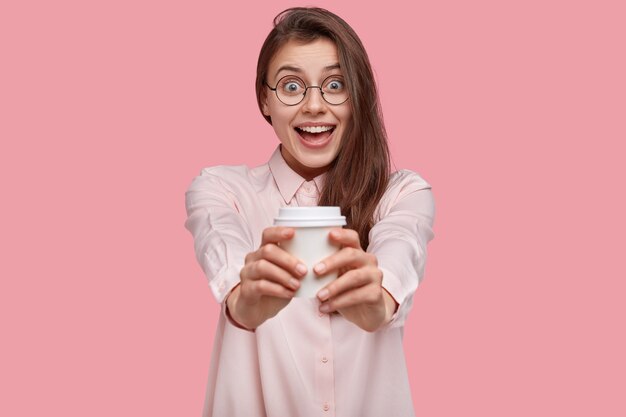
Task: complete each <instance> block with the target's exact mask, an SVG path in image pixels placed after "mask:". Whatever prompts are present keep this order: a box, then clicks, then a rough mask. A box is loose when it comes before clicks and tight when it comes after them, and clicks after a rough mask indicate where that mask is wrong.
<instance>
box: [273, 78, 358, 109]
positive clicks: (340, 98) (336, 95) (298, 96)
mask: <svg viewBox="0 0 626 417" xmlns="http://www.w3.org/2000/svg"><path fill="white" fill-rule="evenodd" d="M311 88H318V89H320V90H321V93H322V97H323V98H324V100H326V102H327V103H329V104H341V103H343V102H345V101H346V100H348V89H347V88H346V84H345V82H344V79H343V77H342V76H341V75H331V76H330V77H327V78H326V79H325V80H324V81H323V82H322V85H321V86H308V87H307V85H306V84H305V82H304V81H303V80H302V79H301V78H299V77H296V76H294V75H287V76H284V77H283V78H281V79H280V80H278V84H276V96H277V97H278V99H279V100H280V101H282V102H283V103H284V104H287V105H290V106H293V105H295V104H298V103H300V102H301V101H302V100H303V99H304V97H305V95H306V93H307V91H308V90H309V89H311Z"/></svg>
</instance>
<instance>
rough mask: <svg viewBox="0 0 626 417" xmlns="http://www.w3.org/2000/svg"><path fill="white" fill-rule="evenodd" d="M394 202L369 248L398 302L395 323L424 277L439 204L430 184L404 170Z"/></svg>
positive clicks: (372, 234) (399, 322) (402, 317)
mask: <svg viewBox="0 0 626 417" xmlns="http://www.w3.org/2000/svg"><path fill="white" fill-rule="evenodd" d="M403 174H404V175H406V177H405V178H403V179H402V181H401V185H400V187H399V188H400V190H399V192H398V194H397V197H396V198H395V199H394V202H393V203H392V204H391V205H390V206H389V209H388V211H387V212H386V213H384V215H383V216H382V218H381V220H380V221H379V222H378V223H376V225H374V227H373V228H372V230H371V231H370V245H369V247H368V252H370V253H372V254H374V255H375V256H376V258H377V259H378V265H379V268H380V269H381V271H382V272H383V283H382V285H383V288H385V290H387V291H388V293H389V294H390V295H391V296H392V297H393V298H394V300H395V301H396V302H397V303H398V309H397V311H396V314H395V315H394V317H393V319H392V322H391V323H390V325H391V326H394V327H395V326H402V325H404V322H405V320H406V317H407V315H408V313H409V311H410V309H411V306H412V304H413V295H414V293H415V291H416V289H417V287H418V285H419V283H420V282H421V280H422V279H423V277H424V269H425V265H426V245H427V244H428V242H429V241H431V240H432V239H433V237H434V235H433V231H432V227H433V223H434V217H435V205H434V199H433V195H432V191H431V190H430V185H428V184H427V183H426V182H425V181H424V180H422V179H421V178H420V177H418V176H417V174H413V173H410V172H408V171H403Z"/></svg>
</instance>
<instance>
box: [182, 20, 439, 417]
mask: <svg viewBox="0 0 626 417" xmlns="http://www.w3.org/2000/svg"><path fill="white" fill-rule="evenodd" d="M256 93H257V100H258V103H259V108H260V110H261V112H262V114H263V116H264V117H265V119H266V120H267V121H268V122H269V124H270V125H271V126H272V127H273V129H274V131H275V133H276V136H277V137H278V140H279V141H280V145H279V146H278V147H277V149H276V151H275V152H274V154H273V155H272V156H271V158H270V160H269V162H268V163H267V164H265V165H262V166H259V167H256V168H248V167H246V166H234V167H232V166H231V167H226V166H219V167H212V168H206V169H204V170H203V171H202V173H201V175H200V176H198V177H197V178H196V179H195V180H194V181H193V183H192V184H191V186H190V188H189V190H188V191H187V194H186V204H187V213H188V220H187V222H186V227H187V228H188V229H189V230H190V231H191V233H192V234H193V236H194V241H195V249H196V254H197V258H198V261H199V262H200V264H201V266H202V268H203V270H204V271H205V273H206V275H207V277H208V280H209V285H210V287H211V290H212V291H213V294H214V295H215V297H216V298H217V300H218V302H220V303H221V305H222V314H221V316H220V320H219V323H218V330H217V334H216V337H215V343H214V349H213V354H212V357H211V366H210V375H209V381H208V385H207V392H206V399H205V406H204V413H203V415H204V416H245V417H252V416H269V417H286V416H326V415H327V416H337V417H354V416H359V417H368V416H372V417H379V416H384V415H390V416H411V415H413V414H414V413H413V406H412V400H411V391H410V387H409V381H408V376H407V370H406V365H405V360H404V353H403V349H402V331H403V325H404V322H405V319H406V317H407V314H408V312H409V310H410V309H411V304H412V299H413V294H414V292H415V290H416V288H417V286H418V284H419V282H420V280H421V278H422V276H423V273H424V264H425V260H426V245H427V243H428V242H429V241H430V240H431V239H432V238H433V233H432V224H433V220H434V204H433V198H432V193H431V191H430V186H429V184H428V183H426V182H425V181H424V180H423V179H422V178H421V177H420V176H418V175H417V174H416V173H414V172H411V171H408V170H402V171H398V172H394V173H391V172H390V162H389V152H388V147H387V138H386V133H385V129H384V126H383V119H382V114H381V110H380V105H379V100H378V94H377V90H376V84H375V81H374V76H373V73H372V69H371V66H370V63H369V59H368V57H367V53H366V52H365V49H364V48H363V45H362V44H361V41H360V40H359V38H358V36H357V35H356V33H355V32H354V31H353V29H352V28H351V27H350V26H349V25H348V24H347V23H346V22H345V21H343V20H342V19H341V18H339V17H338V16H336V15H335V14H333V13H331V12H328V11H326V10H323V9H319V8H292V9H288V10H286V11H284V12H282V13H281V14H279V15H278V16H277V17H276V18H275V20H274V28H273V30H272V31H271V32H270V34H269V35H268V37H267V39H266V40H265V43H264V44H263V46H262V48H261V52H260V55H259V60H258V66H257V78H256ZM316 205H321V206H339V207H341V211H342V214H343V215H345V216H346V219H347V223H348V226H347V227H346V228H344V229H335V230H334V231H333V232H331V233H330V235H329V238H330V239H331V240H333V241H334V242H335V243H336V244H338V245H339V246H340V247H341V249H340V250H339V252H337V253H336V254H335V255H332V256H330V257H329V258H326V259H325V260H323V261H322V262H320V263H319V264H318V265H316V266H314V268H313V269H314V271H315V273H316V274H317V275H319V276H323V275H325V274H328V273H330V272H338V273H339V277H338V278H337V279H336V280H334V281H333V282H332V283H330V284H328V285H327V286H326V287H325V288H324V289H322V290H321V291H320V292H319V293H318V294H317V298H315V299H303V298H293V297H294V293H295V291H296V290H297V289H298V287H299V285H300V283H299V280H300V279H301V278H302V277H303V276H304V275H305V274H306V272H307V267H306V266H305V265H302V264H301V263H300V262H299V260H298V259H297V258H295V257H294V256H292V255H290V254H289V253H287V252H286V251H284V250H283V249H281V247H280V243H281V242H284V241H286V240H289V239H291V238H292V237H293V236H294V233H295V231H294V229H292V228H286V227H274V226H272V224H273V218H274V217H275V216H276V215H277V213H278V209H279V208H280V207H284V206H316Z"/></svg>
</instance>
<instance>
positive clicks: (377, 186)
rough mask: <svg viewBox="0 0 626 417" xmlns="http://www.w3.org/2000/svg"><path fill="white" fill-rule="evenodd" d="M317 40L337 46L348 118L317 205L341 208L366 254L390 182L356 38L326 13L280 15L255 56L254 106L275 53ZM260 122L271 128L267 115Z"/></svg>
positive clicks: (371, 86)
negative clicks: (349, 111)
mask: <svg viewBox="0 0 626 417" xmlns="http://www.w3.org/2000/svg"><path fill="white" fill-rule="evenodd" d="M320 38H327V39H330V40H331V41H333V42H334V43H335V45H336V46H337V52H338V55H339V65H340V68H341V72H342V74H343V76H344V79H345V82H346V86H347V88H348V92H349V95H350V99H349V100H348V103H349V105H350V106H351V107H352V118H351V123H350V124H349V125H348V126H347V128H346V131H345V133H344V137H343V138H342V139H341V145H340V148H339V152H338V154H337V157H336V158H335V160H334V161H333V162H332V164H331V166H330V167H329V170H328V171H327V172H326V181H325V185H324V189H323V190H322V193H321V196H320V201H319V204H320V205H323V206H339V207H341V212H342V214H343V215H345V216H346V221H347V223H348V227H349V228H351V229H354V230H356V231H357V232H358V233H359V237H360V239H361V246H362V247H363V249H367V246H368V244H369V232H370V230H371V228H372V227H373V225H374V215H375V211H376V207H377V206H378V203H379V201H380V199H381V198H382V196H383V194H384V193H385V190H386V189H387V185H388V183H389V171H390V161H389V148H388V146H387V133H386V132H385V126H384V124H383V117H382V111H381V108H380V102H379V99H378V92H377V89H376V82H375V80H374V74H373V72H372V67H371V65H370V62H369V58H368V56H367V52H366V51H365V48H364V47H363V44H362V43H361V40H360V39H359V37H358V36H357V34H356V33H355V32H354V30H353V29H352V28H351V27H350V26H349V25H348V24H347V23H346V22H345V21H344V20H343V19H341V18H340V17H339V16H337V15H335V14H333V13H331V12H329V11H328V10H324V9H320V8H315V7H312V8H306V7H294V8H290V9H287V10H285V11H283V12H281V13H279V14H278V15H277V16H276V17H275V18H274V28H273V29H272V31H271V32H270V33H269V35H268V36H267V39H265V42H264V43H263V46H262V47H261V52H260V53H259V60H258V63H257V76H256V95H257V101H258V104H259V109H260V110H261V113H263V101H264V100H265V97H266V94H267V89H266V88H265V83H266V81H267V71H268V68H269V63H270V61H271V59H272V58H273V57H274V55H275V54H276V53H277V52H278V50H279V49H280V48H281V47H282V46H283V45H285V44H286V43H287V42H289V41H290V40H297V41H301V42H304V43H308V42H313V41H315V40H317V39H320ZM264 117H265V119H266V120H267V121H268V122H269V123H270V124H271V123H272V120H271V118H270V117H269V116H264Z"/></svg>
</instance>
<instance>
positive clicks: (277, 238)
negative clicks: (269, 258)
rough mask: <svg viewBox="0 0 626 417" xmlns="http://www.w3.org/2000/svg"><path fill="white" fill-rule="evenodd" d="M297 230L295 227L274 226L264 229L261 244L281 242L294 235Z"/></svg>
mask: <svg viewBox="0 0 626 417" xmlns="http://www.w3.org/2000/svg"><path fill="white" fill-rule="evenodd" d="M294 232H295V230H294V229H293V227H284V226H273V227H267V228H265V229H263V235H262V237H261V246H264V245H267V244H268V243H280V242H283V241H285V240H289V239H291V238H292V237H293V234H294Z"/></svg>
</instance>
